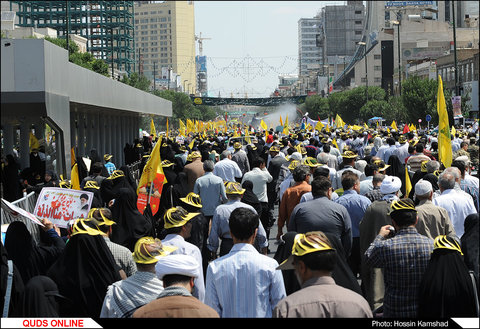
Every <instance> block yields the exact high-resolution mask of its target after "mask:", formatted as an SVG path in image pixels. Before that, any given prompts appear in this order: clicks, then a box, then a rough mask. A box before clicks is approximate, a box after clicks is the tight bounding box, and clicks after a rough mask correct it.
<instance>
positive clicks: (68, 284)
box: [47, 234, 121, 318]
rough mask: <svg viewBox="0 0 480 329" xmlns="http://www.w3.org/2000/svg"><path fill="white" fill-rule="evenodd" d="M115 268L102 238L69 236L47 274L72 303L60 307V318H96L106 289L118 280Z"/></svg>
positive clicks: (99, 236) (84, 235)
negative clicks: (62, 250)
mask: <svg viewBox="0 0 480 329" xmlns="http://www.w3.org/2000/svg"><path fill="white" fill-rule="evenodd" d="M119 269H120V268H119V267H118V265H117V264H116V263H115V260H114V258H113V255H112V253H111V251H110V249H109V248H108V246H107V244H106V242H105V239H104V238H103V236H102V235H89V234H75V235H73V236H72V237H71V238H70V240H69V241H68V243H67V246H66V248H65V250H64V252H63V253H62V254H61V255H60V257H59V258H58V260H57V261H56V262H55V263H54V264H53V265H52V267H50V269H49V270H48V272H47V275H48V276H49V277H50V278H51V279H52V280H53V281H54V282H55V283H56V284H57V286H58V291H59V293H60V294H61V295H62V296H65V297H66V298H68V299H69V300H71V301H72V304H69V303H61V304H60V316H62V317H92V318H98V317H99V315H100V311H101V309H102V305H103V300H104V299H105V295H106V293H107V288H108V286H109V285H111V284H112V283H114V282H116V281H119V280H121V277H120V274H119Z"/></svg>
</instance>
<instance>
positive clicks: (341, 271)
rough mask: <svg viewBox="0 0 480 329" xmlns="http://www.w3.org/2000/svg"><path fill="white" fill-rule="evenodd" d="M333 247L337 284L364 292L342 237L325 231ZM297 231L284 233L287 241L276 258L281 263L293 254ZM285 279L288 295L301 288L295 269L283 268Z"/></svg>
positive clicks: (278, 250) (334, 271)
mask: <svg viewBox="0 0 480 329" xmlns="http://www.w3.org/2000/svg"><path fill="white" fill-rule="evenodd" d="M324 234H325V235H326V236H327V238H328V240H329V241H330V243H331V244H332V247H333V248H334V249H335V250H336V251H337V252H336V254H337V262H336V264H335V267H334V269H333V271H332V278H333V279H334V280H335V282H336V284H338V285H339V286H342V287H344V288H347V289H350V290H352V291H354V292H356V293H358V294H360V295H361V294H362V290H361V288H360V285H359V284H358V281H357V280H356V278H355V276H354V275H353V272H352V270H351V269H350V266H349V265H348V263H347V258H346V256H345V249H344V248H343V246H342V243H341V241H340V239H338V238H337V237H335V236H334V235H332V234H330V233H325V232H324ZM296 235H297V232H287V233H285V234H284V235H282V238H281V239H282V240H283V241H284V242H285V243H283V244H280V245H279V246H278V248H277V251H276V252H275V255H274V257H273V258H274V259H275V260H276V261H277V262H278V263H279V264H281V263H282V262H283V261H284V260H285V259H287V258H288V257H289V256H290V255H291V254H292V247H293V242H294V239H295V236H296ZM282 275H283V281H284V284H285V291H286V293H287V295H290V294H291V293H293V292H295V291H297V290H300V284H299V282H298V280H297V277H296V275H295V272H294V270H282Z"/></svg>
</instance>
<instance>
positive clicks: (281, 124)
mask: <svg viewBox="0 0 480 329" xmlns="http://www.w3.org/2000/svg"><path fill="white" fill-rule="evenodd" d="M280 126H283V121H282V116H280Z"/></svg>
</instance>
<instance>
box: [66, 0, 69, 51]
mask: <svg viewBox="0 0 480 329" xmlns="http://www.w3.org/2000/svg"><path fill="white" fill-rule="evenodd" d="M69 5H70V4H69V3H68V1H65V16H66V17H65V24H66V30H67V33H66V36H67V52H68V58H70V47H69V45H70V44H69V39H70V38H69V30H70V24H69V22H68V21H69V17H68V16H69V15H68V7H69Z"/></svg>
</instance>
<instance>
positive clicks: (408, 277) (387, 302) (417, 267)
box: [365, 227, 433, 318]
mask: <svg viewBox="0 0 480 329" xmlns="http://www.w3.org/2000/svg"><path fill="white" fill-rule="evenodd" d="M432 250H433V240H432V239H430V238H428V237H426V236H423V235H421V234H419V233H418V232H417V230H416V229H415V228H414V227H407V228H404V229H400V230H399V231H398V232H397V234H396V235H395V236H394V237H393V238H391V239H385V238H384V237H382V236H381V235H377V237H376V238H375V240H374V241H373V242H372V244H371V245H370V247H369V248H368V249H367V251H366V252H365V257H366V263H367V265H369V266H372V267H378V268H383V270H384V272H383V279H384V283H385V297H384V301H383V307H384V313H383V315H384V317H394V318H414V317H416V316H417V307H418V287H419V285H420V281H421V279H422V276H423V273H424V272H425V270H426V268H427V265H428V262H429V260H430V255H431V253H432Z"/></svg>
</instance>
